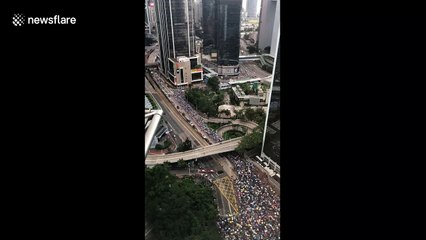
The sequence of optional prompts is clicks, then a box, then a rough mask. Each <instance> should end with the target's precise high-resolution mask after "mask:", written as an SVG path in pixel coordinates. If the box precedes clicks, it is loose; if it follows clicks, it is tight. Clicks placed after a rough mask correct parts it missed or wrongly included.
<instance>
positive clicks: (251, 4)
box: [246, 0, 257, 19]
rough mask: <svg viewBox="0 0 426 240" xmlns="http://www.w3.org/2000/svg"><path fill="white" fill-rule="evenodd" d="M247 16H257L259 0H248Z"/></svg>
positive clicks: (253, 17) (249, 17)
mask: <svg viewBox="0 0 426 240" xmlns="http://www.w3.org/2000/svg"><path fill="white" fill-rule="evenodd" d="M246 9H247V18H248V19H255V18H257V11H256V10H257V0H247V8H246Z"/></svg>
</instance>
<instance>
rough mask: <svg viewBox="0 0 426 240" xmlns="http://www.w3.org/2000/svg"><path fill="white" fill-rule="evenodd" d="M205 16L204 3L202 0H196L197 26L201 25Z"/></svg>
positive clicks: (195, 17)
mask: <svg viewBox="0 0 426 240" xmlns="http://www.w3.org/2000/svg"><path fill="white" fill-rule="evenodd" d="M202 18H203V5H202V0H194V21H195V27H197V28H198V27H201V21H202Z"/></svg>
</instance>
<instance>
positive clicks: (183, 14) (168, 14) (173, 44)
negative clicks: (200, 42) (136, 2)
mask: <svg viewBox="0 0 426 240" xmlns="http://www.w3.org/2000/svg"><path fill="white" fill-rule="evenodd" d="M193 6H194V0H167V1H164V0H156V1H155V13H156V18H157V37H158V42H159V46H160V64H161V69H162V70H163V73H164V75H166V76H169V75H170V74H172V75H175V74H176V73H175V72H174V69H171V68H170V66H171V65H170V61H169V59H176V58H177V57H182V56H183V57H192V56H195V55H196V52H195V34H194V10H193Z"/></svg>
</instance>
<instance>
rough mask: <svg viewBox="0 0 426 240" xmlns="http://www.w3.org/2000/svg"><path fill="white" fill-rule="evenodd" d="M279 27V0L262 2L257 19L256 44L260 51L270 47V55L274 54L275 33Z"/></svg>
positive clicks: (264, 0)
mask: <svg viewBox="0 0 426 240" xmlns="http://www.w3.org/2000/svg"><path fill="white" fill-rule="evenodd" d="M279 26H280V0H262V5H261V8H260V17H259V33H258V34H257V38H258V39H257V43H258V47H259V49H260V50H264V49H265V47H271V52H270V54H271V55H275V54H276V50H277V49H276V46H277V44H276V42H274V41H276V40H277V39H278V37H277V32H278V28H279Z"/></svg>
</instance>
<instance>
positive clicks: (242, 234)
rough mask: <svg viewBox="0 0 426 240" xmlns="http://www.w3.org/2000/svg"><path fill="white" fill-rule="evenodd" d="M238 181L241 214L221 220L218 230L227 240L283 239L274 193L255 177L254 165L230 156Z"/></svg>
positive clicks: (235, 181)
mask: <svg viewBox="0 0 426 240" xmlns="http://www.w3.org/2000/svg"><path fill="white" fill-rule="evenodd" d="M228 158H230V160H231V162H233V163H234V169H235V171H236V172H237V179H235V180H234V186H235V190H236V195H237V199H238V202H239V212H238V213H237V214H236V215H235V216H227V217H220V218H219V221H218V224H217V225H218V226H219V228H220V230H221V232H222V233H223V235H224V239H227V240H237V239H239V240H249V239H250V240H252V239H253V240H276V239H280V200H279V197H278V196H277V195H276V194H275V192H274V190H273V189H272V188H271V186H269V185H268V184H264V183H262V180H261V179H260V178H259V176H258V174H256V171H255V166H254V165H253V163H251V162H248V161H243V160H241V158H240V157H239V156H238V155H229V156H228Z"/></svg>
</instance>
